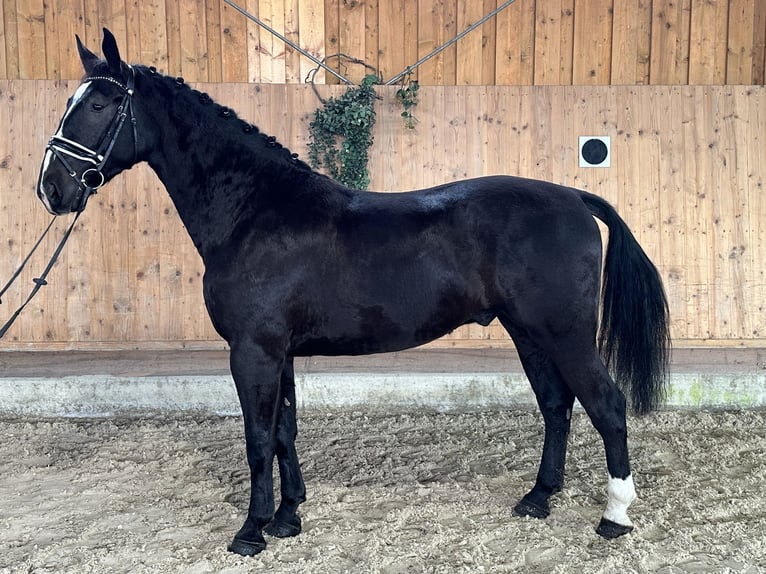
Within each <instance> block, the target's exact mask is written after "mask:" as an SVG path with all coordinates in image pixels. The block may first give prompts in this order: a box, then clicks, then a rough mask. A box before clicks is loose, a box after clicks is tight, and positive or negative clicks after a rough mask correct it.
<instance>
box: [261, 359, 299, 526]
mask: <svg viewBox="0 0 766 574" xmlns="http://www.w3.org/2000/svg"><path fill="white" fill-rule="evenodd" d="M277 416H278V419H277V429H276V455H277V463H278V466H279V479H280V480H279V486H280V494H281V500H280V503H279V508H277V511H276V512H275V513H274V518H273V520H272V521H271V522H270V523H269V525H268V526H267V527H266V528H265V529H264V531H265V532H266V533H267V534H270V535H271V536H276V537H277V538H287V537H289V536H297V535H298V534H300V532H301V518H300V516H299V515H298V506H299V505H300V504H301V503H302V502H304V501H305V500H306V486H305V484H304V482H303V475H302V474H301V467H300V463H299V461H298V453H297V451H296V450H295V437H296V436H297V434H298V425H297V421H296V413H295V373H294V370H293V359H292V357H290V358H288V359H287V361H286V363H285V366H284V368H283V370H282V379H281V382H280V405H279V414H278V415H277Z"/></svg>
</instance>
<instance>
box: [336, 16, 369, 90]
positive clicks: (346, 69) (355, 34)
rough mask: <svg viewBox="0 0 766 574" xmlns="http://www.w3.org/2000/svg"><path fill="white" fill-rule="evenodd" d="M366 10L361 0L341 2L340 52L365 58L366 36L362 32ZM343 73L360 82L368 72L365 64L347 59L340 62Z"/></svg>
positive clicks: (351, 56)
mask: <svg viewBox="0 0 766 574" xmlns="http://www.w3.org/2000/svg"><path fill="white" fill-rule="evenodd" d="M365 18H366V10H365V6H364V4H362V3H361V2H343V3H341V4H340V30H339V32H340V35H339V38H338V41H339V42H338V43H339V49H340V52H341V53H343V54H345V55H346V56H349V57H350V58H356V59H359V60H363V59H364V57H365V54H366V47H365V38H364V35H363V34H362V33H361V31H362V30H364V29H365ZM340 69H341V74H342V75H344V76H345V77H346V78H348V79H349V80H351V81H352V82H354V83H355V84H360V83H361V82H362V79H363V78H364V76H365V75H366V74H367V70H366V69H365V67H364V66H360V65H359V64H353V63H351V62H349V61H348V60H347V59H345V58H344V59H343V60H342V61H341V62H340Z"/></svg>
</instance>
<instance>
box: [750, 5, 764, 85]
mask: <svg viewBox="0 0 766 574" xmlns="http://www.w3.org/2000/svg"><path fill="white" fill-rule="evenodd" d="M752 83H753V84H758V85H763V84H764V83H766V2H755V7H754V9H753V72H752Z"/></svg>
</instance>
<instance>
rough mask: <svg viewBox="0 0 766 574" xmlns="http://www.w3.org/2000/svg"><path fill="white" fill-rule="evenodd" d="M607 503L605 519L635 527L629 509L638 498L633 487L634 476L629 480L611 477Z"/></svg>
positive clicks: (630, 476) (607, 490) (629, 476)
mask: <svg viewBox="0 0 766 574" xmlns="http://www.w3.org/2000/svg"><path fill="white" fill-rule="evenodd" d="M606 494H607V503H606V510H605V511H604V518H606V519H607V520H611V521H612V522H615V523H616V524H620V525H622V526H633V523H632V522H631V521H630V518H628V507H629V506H630V503H631V502H633V501H634V500H635V499H636V498H637V496H636V488H635V486H634V485H633V476H632V475H630V474H629V475H628V476H627V478H612V477H611V476H610V477H609V483H608V484H607V487H606Z"/></svg>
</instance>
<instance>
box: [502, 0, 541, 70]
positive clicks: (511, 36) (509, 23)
mask: <svg viewBox="0 0 766 574" xmlns="http://www.w3.org/2000/svg"><path fill="white" fill-rule="evenodd" d="M496 18H497V28H496V32H497V57H496V60H495V83H496V84H498V85H505V84H508V85H513V84H520V85H530V84H532V83H533V82H534V67H535V40H534V34H535V3H534V2H514V3H513V4H511V5H510V6H509V7H508V8H506V9H505V10H503V11H502V12H500V13H499V14H498V15H497V16H496Z"/></svg>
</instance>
